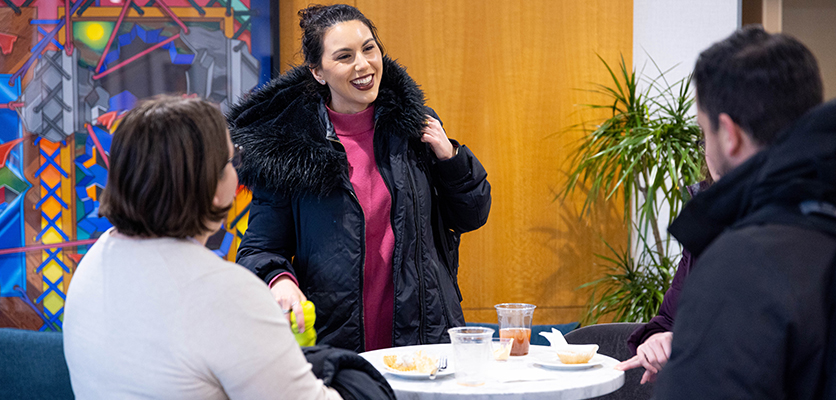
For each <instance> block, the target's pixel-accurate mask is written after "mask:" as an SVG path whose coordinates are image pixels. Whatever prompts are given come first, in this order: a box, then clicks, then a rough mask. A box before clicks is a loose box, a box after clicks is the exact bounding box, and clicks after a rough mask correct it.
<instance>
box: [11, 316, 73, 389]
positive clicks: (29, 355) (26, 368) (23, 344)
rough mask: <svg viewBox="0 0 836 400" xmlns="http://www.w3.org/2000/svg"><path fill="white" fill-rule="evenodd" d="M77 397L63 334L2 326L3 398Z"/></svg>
mask: <svg viewBox="0 0 836 400" xmlns="http://www.w3.org/2000/svg"><path fill="white" fill-rule="evenodd" d="M74 398H75V397H74V396H73V390H72V387H71V386H70V371H69V370H68V369H67V361H66V360H65V359H64V337H63V335H62V334H61V333H55V332H36V331H27V330H21V329H13V328H0V399H15V400H42V399H50V400H65V399H67V400H70V399H74Z"/></svg>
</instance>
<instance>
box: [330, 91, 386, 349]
mask: <svg viewBox="0 0 836 400" xmlns="http://www.w3.org/2000/svg"><path fill="white" fill-rule="evenodd" d="M328 116H330V117H331V123H332V124H333V125H334V130H335V131H336V133H337V137H338V138H339V139H340V142H341V143H342V145H343V146H344V147H345V154H346V156H347V157H348V165H349V169H348V176H349V180H350V181H351V185H352V186H353V187H354V193H355V194H356V195H357V200H358V201H359V202H360V207H361V208H362V209H363V214H364V217H365V219H366V257H365V261H366V264H365V266H364V269H363V315H364V317H363V321H364V324H365V326H364V328H365V336H366V343H365V345H366V351H369V350H375V349H382V348H387V347H392V324H393V318H394V314H393V313H394V309H393V308H394V301H395V289H394V283H393V282H392V251H393V249H394V247H395V234H394V233H393V232H392V224H391V221H390V218H389V214H390V210H391V208H392V198H391V195H390V194H389V189H388V188H387V187H386V183H385V182H383V177H382V176H381V175H380V171H379V170H378V169H377V163H376V162H375V156H374V145H373V141H374V106H371V107H369V108H367V109H365V110H363V111H361V112H359V113H357V114H340V113H337V112H334V111H332V110H330V109H329V110H328Z"/></svg>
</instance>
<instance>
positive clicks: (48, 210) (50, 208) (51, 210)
mask: <svg viewBox="0 0 836 400" xmlns="http://www.w3.org/2000/svg"><path fill="white" fill-rule="evenodd" d="M41 211H43V213H44V214H46V215H48V216H49V218H55V216H56V215H58V214H59V213H60V212H61V204H60V203H58V202H57V201H56V200H55V199H54V198H52V197H50V198H49V199H48V200H47V201H45V202H44V203H43V204H41ZM43 227H46V221H44V226H42V228H43Z"/></svg>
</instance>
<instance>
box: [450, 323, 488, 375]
mask: <svg viewBox="0 0 836 400" xmlns="http://www.w3.org/2000/svg"><path fill="white" fill-rule="evenodd" d="M447 332H448V333H450V341H451V342H453V360H454V361H455V368H456V383H458V384H459V385H464V386H481V385H484V384H485V368H486V367H487V365H488V364H489V363H490V361H491V337H492V336H493V332H494V331H493V329H490V328H481V327H470V326H465V327H459V328H452V329H448V330H447Z"/></svg>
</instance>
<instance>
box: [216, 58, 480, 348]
mask: <svg viewBox="0 0 836 400" xmlns="http://www.w3.org/2000/svg"><path fill="white" fill-rule="evenodd" d="M323 88H324V87H322V86H320V85H319V84H317V83H316V81H315V80H314V79H313V76H312V75H311V74H310V72H309V71H308V70H307V68H305V67H297V68H295V69H293V70H291V71H289V72H288V73H287V74H285V75H283V76H281V77H279V78H277V79H275V80H274V81H272V82H270V83H269V84H268V85H267V86H265V87H264V88H262V89H260V90H259V91H258V92H255V93H253V94H252V95H250V96H249V97H247V98H245V99H244V100H243V101H242V102H241V103H240V104H238V105H237V106H235V107H234V108H233V109H232V110H231V112H230V114H229V115H228V120H229V123H230V131H231V133H232V140H233V142H234V143H235V144H236V145H240V146H242V147H243V148H244V153H243V159H242V166H241V167H240V168H239V171H238V173H239V176H240V180H241V182H242V183H243V184H245V185H247V186H248V187H249V188H250V189H252V191H253V201H252V208H251V209H250V220H249V227H248V229H247V232H246V234H245V235H244V238H243V241H242V243H241V246H240V248H239V249H238V259H237V261H238V263H239V264H241V265H243V266H245V267H247V268H249V269H250V270H252V271H253V272H255V273H256V274H257V275H258V276H259V277H260V278H262V279H263V280H264V281H265V282H269V281H270V280H272V279H273V278H274V277H275V276H276V275H278V274H280V273H282V272H290V273H292V274H293V275H294V276H295V277H296V278H297V280H298V281H299V287H300V288H301V289H302V291H303V292H304V293H305V295H306V296H307V297H308V299H309V300H311V301H312V302H313V303H314V304H315V305H316V313H317V315H316V330H317V334H318V337H319V341H318V343H320V344H330V345H332V346H335V347H341V348H345V349H350V350H355V351H362V350H363V348H364V342H365V341H364V331H363V321H364V320H365V319H368V318H374V316H373V315H363V306H362V299H363V296H362V284H363V265H364V252H365V244H364V241H365V233H364V230H365V221H364V217H363V210H362V209H361V208H360V204H359V202H358V201H357V198H356V196H355V194H354V191H353V189H352V185H351V183H350V181H349V178H348V161H347V158H346V156H345V152H344V149H343V147H342V145H341V144H340V143H339V140H338V139H337V137H336V135H335V133H334V129H333V126H331V123H330V120H329V118H328V114H327V110H326V109H325V105H324V104H325V102H324V98H326V97H327V92H323ZM325 90H327V89H325ZM374 106H375V137H374V147H375V159H376V160H377V164H378V169H379V170H380V172H381V175H382V176H383V180H384V181H385V182H386V185H387V186H388V187H389V191H390V193H391V195H392V209H391V223H392V230H393V231H394V235H395V247H394V251H393V278H394V289H395V299H394V326H393V337H392V343H393V344H394V345H395V346H401V345H411V344H419V343H438V342H444V341H449V337H448V335H447V329H448V328H450V327H454V326H460V325H463V324H464V317H463V315H462V310H461V306H460V301H461V295H460V292H459V289H458V284H457V280H456V276H457V272H458V240H459V235H460V234H461V233H463V232H467V231H471V230H474V229H476V228H479V227H481V226H482V225H484V224H485V222H486V221H487V218H488V212H489V210H490V204H491V196H490V184H489V183H488V181H487V180H486V177H487V173H486V172H485V169H484V168H483V167H482V165H481V164H480V163H479V161H478V160H477V159H476V157H474V156H473V154H472V153H471V152H470V150H468V149H467V147H465V146H460V147H459V150H458V154H457V155H456V156H454V157H453V158H451V159H449V160H445V161H438V160H437V159H436V158H435V156H434V155H433V154H432V151H431V150H430V149H429V147H428V146H427V145H426V144H424V143H421V142H420V136H421V131H422V128H423V123H424V121H425V119H426V117H425V115H427V114H429V115H433V116H435V112H433V111H432V110H431V109H429V108H428V107H426V106H425V105H424V95H423V92H421V90H420V89H419V88H418V86H417V85H416V84H415V82H414V81H413V80H412V79H411V78H410V77H409V75H407V74H406V71H405V70H404V69H403V68H402V67H401V66H400V65H398V64H397V63H396V62H395V61H392V60H391V59H389V58H385V59H384V63H383V77H382V80H381V83H380V91H379V94H378V97H377V100H376V101H375V103H374Z"/></svg>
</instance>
